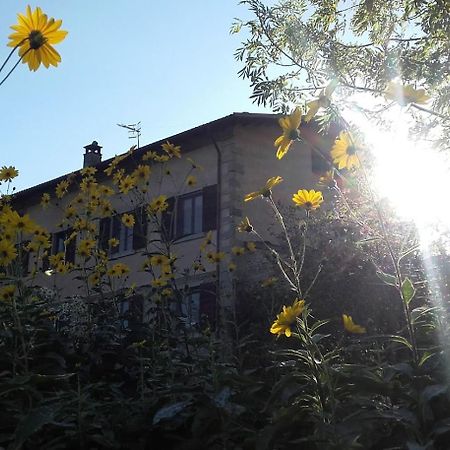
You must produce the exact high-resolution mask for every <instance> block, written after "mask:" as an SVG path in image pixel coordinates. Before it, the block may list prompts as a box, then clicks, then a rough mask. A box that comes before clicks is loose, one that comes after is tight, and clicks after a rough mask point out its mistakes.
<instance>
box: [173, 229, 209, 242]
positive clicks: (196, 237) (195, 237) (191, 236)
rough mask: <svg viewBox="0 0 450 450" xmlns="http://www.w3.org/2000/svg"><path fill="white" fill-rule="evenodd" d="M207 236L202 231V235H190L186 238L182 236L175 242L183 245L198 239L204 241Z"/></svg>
mask: <svg viewBox="0 0 450 450" xmlns="http://www.w3.org/2000/svg"><path fill="white" fill-rule="evenodd" d="M205 236H206V233H205V232H204V231H202V232H201V233H195V234H188V235H186V236H182V237H180V238H178V239H176V240H175V242H174V243H175V244H181V243H183V242H189V241H195V240H197V239H203V238H204V237H205Z"/></svg>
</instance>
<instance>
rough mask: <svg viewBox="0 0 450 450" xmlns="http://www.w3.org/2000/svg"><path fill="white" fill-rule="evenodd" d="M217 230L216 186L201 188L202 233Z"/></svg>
mask: <svg viewBox="0 0 450 450" xmlns="http://www.w3.org/2000/svg"><path fill="white" fill-rule="evenodd" d="M216 228H217V184H214V185H212V186H206V187H204V188H203V231H210V230H215V229H216Z"/></svg>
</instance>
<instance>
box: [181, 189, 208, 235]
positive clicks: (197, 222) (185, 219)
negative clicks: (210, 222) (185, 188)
mask: <svg viewBox="0 0 450 450" xmlns="http://www.w3.org/2000/svg"><path fill="white" fill-rule="evenodd" d="M178 202H179V210H180V212H181V214H180V223H179V226H180V230H179V231H180V233H179V234H180V235H181V236H187V235H189V234H196V233H201V232H202V231H203V193H202V192H201V191H200V192H197V193H195V194H190V195H185V196H183V197H180V198H179V199H178Z"/></svg>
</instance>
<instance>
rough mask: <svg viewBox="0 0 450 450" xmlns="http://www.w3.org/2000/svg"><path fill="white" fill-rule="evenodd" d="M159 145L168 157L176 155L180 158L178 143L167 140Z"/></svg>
mask: <svg viewBox="0 0 450 450" xmlns="http://www.w3.org/2000/svg"><path fill="white" fill-rule="evenodd" d="M161 147H162V149H163V150H164V151H165V152H166V153H167V154H168V155H169V156H170V157H172V156H176V157H177V158H181V147H180V146H179V145H174V144H171V143H170V142H169V141H167V142H166V143H165V144H162V145H161Z"/></svg>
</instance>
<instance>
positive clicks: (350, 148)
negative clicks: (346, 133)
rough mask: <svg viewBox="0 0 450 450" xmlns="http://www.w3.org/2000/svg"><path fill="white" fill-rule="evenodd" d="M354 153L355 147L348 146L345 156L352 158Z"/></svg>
mask: <svg viewBox="0 0 450 450" xmlns="http://www.w3.org/2000/svg"><path fill="white" fill-rule="evenodd" d="M355 153H356V147H355V146H354V145H349V147H348V148H347V154H348V155H350V156H352V155H354V154H355Z"/></svg>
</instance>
